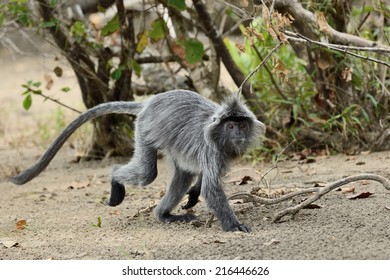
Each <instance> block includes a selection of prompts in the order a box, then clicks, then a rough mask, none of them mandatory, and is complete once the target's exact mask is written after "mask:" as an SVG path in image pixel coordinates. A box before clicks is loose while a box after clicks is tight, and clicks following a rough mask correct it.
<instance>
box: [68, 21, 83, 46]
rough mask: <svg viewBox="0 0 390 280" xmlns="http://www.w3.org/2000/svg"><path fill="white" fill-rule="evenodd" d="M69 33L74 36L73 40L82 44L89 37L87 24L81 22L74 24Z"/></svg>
mask: <svg viewBox="0 0 390 280" xmlns="http://www.w3.org/2000/svg"><path fill="white" fill-rule="evenodd" d="M69 32H70V34H71V35H72V36H73V38H75V39H76V41H77V42H81V41H82V40H83V39H84V38H86V37H87V31H86V27H85V24H84V22H81V21H76V22H75V23H73V25H72V26H71V27H70V30H69Z"/></svg>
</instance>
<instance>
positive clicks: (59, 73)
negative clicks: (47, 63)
mask: <svg viewBox="0 0 390 280" xmlns="http://www.w3.org/2000/svg"><path fill="white" fill-rule="evenodd" d="M53 72H54V74H56V76H57V77H58V78H61V77H62V74H63V72H64V71H63V70H62V68H61V67H58V66H56V67H55V68H54V69H53Z"/></svg>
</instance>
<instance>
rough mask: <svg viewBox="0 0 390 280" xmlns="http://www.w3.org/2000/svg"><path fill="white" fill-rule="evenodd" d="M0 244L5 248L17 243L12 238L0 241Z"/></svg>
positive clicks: (14, 245)
mask: <svg viewBox="0 0 390 280" xmlns="http://www.w3.org/2000/svg"><path fill="white" fill-rule="evenodd" d="M1 244H3V245H4V247H5V248H11V247H17V246H18V245H19V243H18V242H16V241H12V240H9V241H1Z"/></svg>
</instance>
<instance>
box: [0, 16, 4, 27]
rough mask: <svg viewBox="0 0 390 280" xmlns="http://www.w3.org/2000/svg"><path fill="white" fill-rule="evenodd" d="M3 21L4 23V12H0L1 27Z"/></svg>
mask: <svg viewBox="0 0 390 280" xmlns="http://www.w3.org/2000/svg"><path fill="white" fill-rule="evenodd" d="M3 23H4V14H3V13H1V14H0V27H1V26H2V25H3Z"/></svg>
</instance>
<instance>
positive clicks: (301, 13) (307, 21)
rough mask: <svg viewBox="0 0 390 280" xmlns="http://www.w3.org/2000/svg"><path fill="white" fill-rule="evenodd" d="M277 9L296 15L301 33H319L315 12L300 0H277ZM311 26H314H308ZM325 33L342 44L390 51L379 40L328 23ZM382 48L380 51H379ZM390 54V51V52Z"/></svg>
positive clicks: (311, 34) (309, 35)
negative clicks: (341, 30) (356, 34)
mask: <svg viewBox="0 0 390 280" xmlns="http://www.w3.org/2000/svg"><path fill="white" fill-rule="evenodd" d="M275 9H277V10H279V11H281V12H287V13H289V14H290V15H291V16H293V17H294V19H295V21H294V23H296V24H294V23H293V24H294V25H295V26H296V27H298V25H300V29H301V32H300V33H301V34H304V35H305V36H307V37H309V38H316V37H317V35H318V34H316V32H315V31H314V30H319V27H318V23H317V21H316V18H315V16H314V14H313V13H312V12H310V11H308V10H306V9H305V8H304V7H303V6H302V4H301V3H300V2H299V1H298V0H276V1H275ZM309 26H311V27H314V28H308V27H309ZM323 35H326V36H327V37H329V38H330V39H331V40H332V41H334V42H337V43H339V44H341V45H345V46H348V45H353V46H355V47H363V48H366V47H368V48H376V49H377V50H378V52H382V53H386V54H387V53H389V51H390V48H389V46H386V45H384V44H381V43H379V42H374V41H371V40H368V39H365V38H361V37H358V36H355V35H352V34H348V33H344V32H340V31H337V30H335V29H333V28H332V27H331V26H330V25H327V27H326V30H324V32H323ZM379 50H380V51H379ZM389 56H390V53H389Z"/></svg>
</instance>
